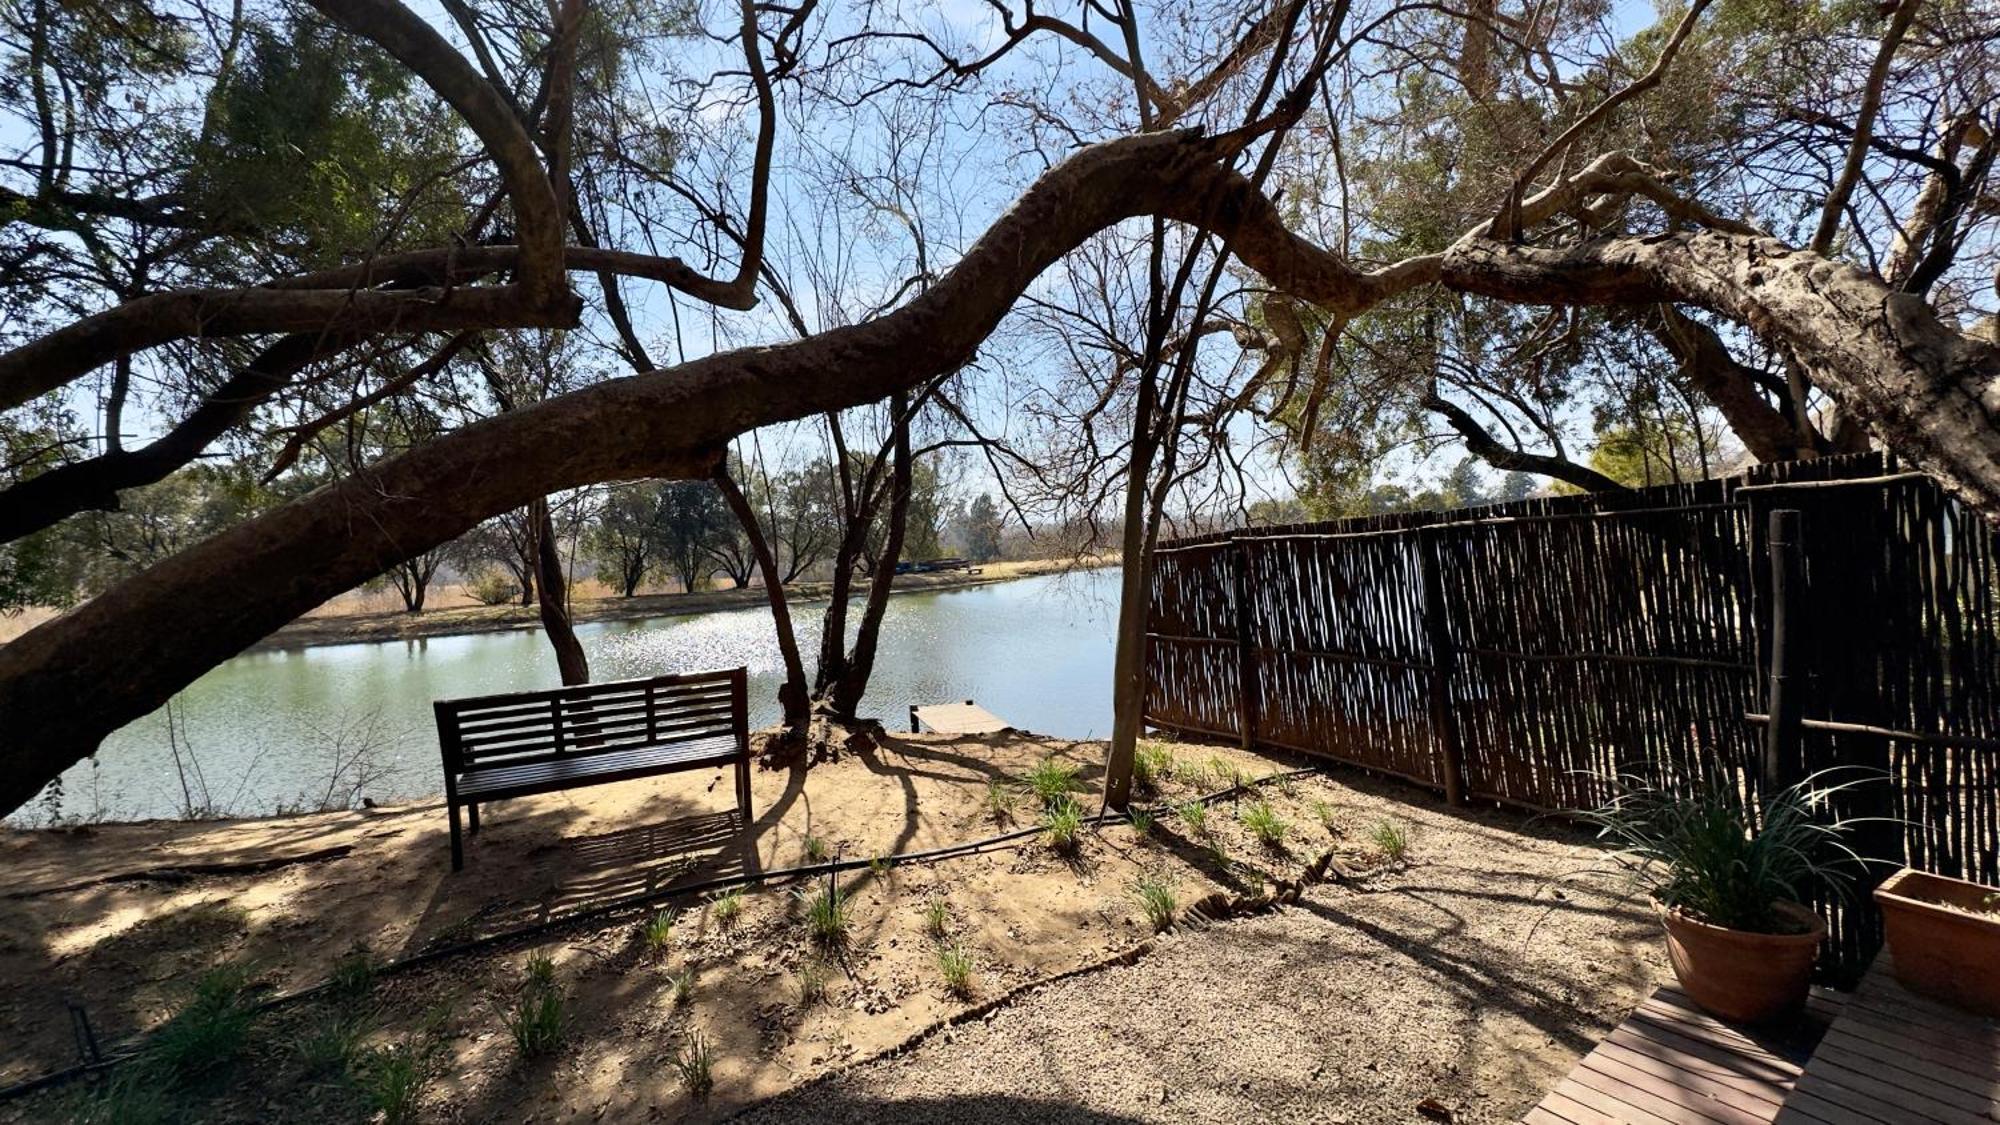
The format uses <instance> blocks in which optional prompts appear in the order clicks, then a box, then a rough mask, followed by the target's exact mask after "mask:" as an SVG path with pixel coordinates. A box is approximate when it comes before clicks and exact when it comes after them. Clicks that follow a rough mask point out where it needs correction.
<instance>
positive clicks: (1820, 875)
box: [1582, 771, 1880, 934]
mask: <svg viewBox="0 0 2000 1125" xmlns="http://www.w3.org/2000/svg"><path fill="white" fill-rule="evenodd" d="M1828 772H1829V771H1821V772H1819V773H1815V774H1812V775H1810V776H1808V777H1806V778H1805V779H1804V780H1802V781H1800V782H1798V783H1797V784H1795V785H1792V786H1790V787H1788V788H1786V789H1782V790H1780V791H1778V792H1777V793H1773V794H1771V795H1770V796H1768V797H1766V798H1765V799H1764V804H1763V807H1762V809H1761V810H1757V811H1756V813H1755V815H1753V812H1752V810H1751V809H1749V808H1748V807H1746V803H1745V801H1744V799H1743V798H1742V797H1741V796H1740V795H1739V794H1738V793H1737V792H1736V791H1735V790H1734V789H1732V788H1728V787H1726V786H1724V785H1721V784H1713V785H1710V786H1708V787H1706V788H1704V789H1701V790H1698V791H1696V792H1693V793H1685V794H1684V793H1675V792H1673V791H1671V790H1667V789H1663V788H1659V787H1657V786H1654V785H1651V784H1647V783H1644V782H1641V781H1637V780H1635V779H1630V778H1623V779H1620V789H1621V792H1620V793H1619V795H1618V796H1617V797H1616V798H1614V799H1613V800H1612V801H1611V802H1610V803H1609V804H1607V805H1605V806H1603V807H1601V808H1598V809H1595V810H1593V811H1590V812H1587V813H1584V814H1582V815H1583V819H1585V820H1587V821H1589V822H1591V823H1594V824H1596V825H1597V826H1598V830H1599V831H1598V834H1599V836H1600V837H1602V838H1603V839H1606V840H1609V841H1610V842H1611V843H1612V844H1613V845H1614V846H1615V847H1616V849H1617V850H1616V851H1614V852H1613V853H1612V856H1611V859H1612V860H1613V862H1615V863H1616V864H1617V865H1618V866H1620V867H1623V868H1624V869H1625V870H1626V872H1627V873H1628V874H1629V875H1630V877H1631V879H1632V881H1633V883H1634V884H1635V885H1637V886H1641V887H1644V888H1645V889H1646V890H1648V891H1650V892H1651V893H1652V896H1653V898H1654V899H1655V900H1656V901H1658V902H1659V903H1660V904H1661V905H1663V906H1666V907H1668V908H1670V909H1675V910H1679V911H1682V912H1683V913H1686V914H1690V915H1692V916H1694V917H1695V918H1698V919H1700V920H1701V921H1704V922H1707V923H1709V924H1710V925H1713V926H1721V927H1723V928H1725V929H1731V930H1747V931H1750V932H1752V933H1764V934H1781V933H1794V932H1797V931H1798V927H1797V922H1796V919H1793V918H1788V917H1787V916H1786V912H1785V911H1783V910H1781V909H1779V904H1780V903H1787V902H1796V901H1798V900H1800V899H1802V898H1804V897H1806V895H1807V893H1808V892H1809V891H1810V890H1811V889H1813V888H1815V887H1819V888H1825V889H1826V890H1828V891H1829V892H1831V893H1832V894H1834V895H1835V896H1836V897H1845V896H1846V895H1847V893H1848V891H1849V889H1850V884H1851V881H1852V879H1853V875H1854V873H1855V872H1856V871H1858V870H1860V869H1862V867H1863V866H1864V865H1865V861H1864V860H1862V859H1861V857H1860V856H1859V855H1857V854H1855V852H1854V849H1852V848H1850V847H1849V846H1848V845H1847V843H1846V841H1845V839H1844V837H1845V836H1846V833H1847V831H1848V829H1849V828H1850V827H1851V825H1852V821H1850V820H1846V819H1839V818H1829V817H1827V816H1826V815H1825V814H1826V813H1827V811H1828V808H1829V805H1830V803H1831V802H1832V801H1833V799H1834V798H1835V796H1836V795H1837V794H1839V793H1841V792H1842V791H1844V790H1848V789H1852V788H1854V787H1855V786H1857V785H1862V784H1870V783H1874V784H1879V783H1880V782H1879V781H1877V779H1876V778H1875V777H1873V776H1864V777H1858V778H1856V779H1854V780H1852V781H1846V782H1839V783H1834V784H1828V783H1827V781H1826V778H1827V776H1828Z"/></svg>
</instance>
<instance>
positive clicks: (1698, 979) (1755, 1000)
mask: <svg viewBox="0 0 2000 1125" xmlns="http://www.w3.org/2000/svg"><path fill="white" fill-rule="evenodd" d="M1777 911H1778V913H1779V914H1780V915H1781V916H1783V917H1786V918H1790V919H1792V920H1794V921H1796V922H1797V923H1798V924H1799V927H1800V929H1801V932H1799V933H1795V934H1753V933H1750V932H1749V931H1747V930H1730V929H1725V928H1723V927H1721V926H1712V925H1709V924H1708V923H1707V922H1703V921H1701V920H1699V919H1697V918H1694V917H1692V916H1691V915H1688V914H1685V913H1682V912H1681V911H1679V910H1667V909H1662V910H1661V911H1660V921H1661V922H1662V923H1663V924H1664V925H1665V926H1666V928H1667V954H1668V956H1669V957H1671V958H1672V959H1673V963H1674V975H1675V976H1677V977H1679V978H1680V981H1681V988H1682V989H1684V990H1685V991H1686V992H1687V994H1688V997H1689V998H1690V999H1692V1000H1693V1001H1694V1002H1695V1003H1697V1004H1699V1005H1701V1006H1702V1007H1703V1008H1705V1009H1707V1010H1708V1011H1709V1012H1710V1013H1712V1014H1714V1015H1716V1016H1719V1017H1721V1018H1722V1019H1725V1020H1729V1021H1731V1022H1732V1023H1747V1024H1758V1023H1770V1022H1771V1021H1773V1020H1776V1019H1779V1018H1781V1017H1783V1016H1787V1015H1790V1014H1792V1013H1793V1012H1796V1011H1798V1010H1799V1008H1800V1006H1801V1005H1803V1004H1804V1003H1805V999H1806V989H1807V987H1808V986H1809V985H1810V984H1811V982H1812V967H1813V958H1814V957H1816V956H1817V955H1818V954H1819V943H1820V940H1821V939H1822V938H1824V937H1825V936H1826V923H1825V922H1822V921H1821V920H1820V917H1819V915H1817V914H1814V913H1813V912H1812V911H1810V910H1807V909H1806V908H1805V907H1803V906H1800V905H1799V904H1797V903H1795V902H1781V903H1778V904H1777Z"/></svg>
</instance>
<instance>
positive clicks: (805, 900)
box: [797, 883, 853, 946]
mask: <svg viewBox="0 0 2000 1125" xmlns="http://www.w3.org/2000/svg"><path fill="white" fill-rule="evenodd" d="M817 886H818V889H817V890H809V889H807V888H804V887H801V888H800V889H799V891H798V892H797V893H798V896H799V903H800V905H801V906H803V907H804V908H805V915H806V931H807V932H808V933H810V934H811V935H812V939H813V940H814V941H816V942H818V943H819V944H821V945H824V946H836V945H839V944H841V943H842V942H844V941H846V940H847V931H848V927H849V926H850V925H851V924H852V917H851V915H852V914H853V910H852V908H851V907H849V906H848V903H847V895H846V894H845V893H843V892H842V891H841V889H840V888H839V887H838V886H836V885H834V884H832V883H820V884H817Z"/></svg>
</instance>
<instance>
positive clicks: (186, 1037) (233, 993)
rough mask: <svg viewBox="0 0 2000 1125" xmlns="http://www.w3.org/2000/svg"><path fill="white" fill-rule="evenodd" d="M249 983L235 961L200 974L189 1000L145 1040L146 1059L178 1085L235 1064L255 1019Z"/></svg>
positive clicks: (248, 979) (246, 975)
mask: <svg viewBox="0 0 2000 1125" xmlns="http://www.w3.org/2000/svg"><path fill="white" fill-rule="evenodd" d="M249 985H250V973H249V971H248V970H246V969H244V968H243V967H241V966H238V965H220V966H217V967H216V968H213V969H210V970H208V971H207V972H205V973H203V974H202V975H201V976H200V977H199V978H198V979H197V980H196V981H195V985H194V989H193V992H192V993H191V994H190V995H189V997H188V1000H187V1003H186V1004H185V1005H183V1006H182V1008H181V1010H180V1011H178V1012H176V1013H174V1015H173V1017H172V1018H171V1019H169V1020H168V1021H167V1022H166V1023H165V1024H164V1025H163V1026H161V1028H160V1029H159V1030H158V1031H156V1032H154V1033H153V1036H152V1038H151V1039H149V1040H148V1041H147V1043H146V1047H145V1051H146V1061H147V1062H148V1063H149V1064H150V1065H151V1066H153V1067H155V1068H157V1069H158V1070H160V1071H161V1072H163V1074H164V1075H165V1076H166V1078H167V1079H168V1081H169V1082H170V1083H178V1084H185V1083H190V1082H194V1081H197V1080H200V1079H203V1078H207V1077H210V1076H212V1075H214V1074H215V1073H216V1072H217V1071H219V1070H221V1069H222V1068H223V1067H224V1066H227V1065H228V1064H229V1063H231V1062H234V1061H235V1060H236V1058H237V1056H238V1055H240V1054H242V1053H243V1048H244V1046H245V1045H246V1044H247V1043H248V1042H249V1040H250V1025H251V1024H252V1023H253V1022H254V1021H255V1019H256V1013H255V1011H254V1010H253V1009H252V1007H251V1004H250V999H249V995H248V989H249Z"/></svg>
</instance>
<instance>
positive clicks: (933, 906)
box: [924, 895, 951, 941]
mask: <svg viewBox="0 0 2000 1125" xmlns="http://www.w3.org/2000/svg"><path fill="white" fill-rule="evenodd" d="M950 929H951V903H950V902H948V901H946V899H945V898H944V896H943V895H937V896H934V897H932V898H931V899H930V900H929V901H927V902H925V903H924V933H926V934H928V935H930V938H931V940H932V941H943V940H944V936H945V934H946V932H948V931H949V930H950Z"/></svg>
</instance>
